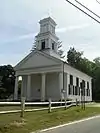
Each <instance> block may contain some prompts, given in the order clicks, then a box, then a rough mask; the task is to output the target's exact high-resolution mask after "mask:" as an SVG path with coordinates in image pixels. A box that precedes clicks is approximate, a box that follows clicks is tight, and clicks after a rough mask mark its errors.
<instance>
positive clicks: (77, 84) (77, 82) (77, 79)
mask: <svg viewBox="0 0 100 133" xmlns="http://www.w3.org/2000/svg"><path fill="white" fill-rule="evenodd" d="M76 86H77V87H79V78H77V77H76Z"/></svg>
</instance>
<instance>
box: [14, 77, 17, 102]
mask: <svg viewBox="0 0 100 133" xmlns="http://www.w3.org/2000/svg"><path fill="white" fill-rule="evenodd" d="M14 100H18V76H16V79H15V88H14Z"/></svg>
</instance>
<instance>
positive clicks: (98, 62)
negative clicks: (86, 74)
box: [93, 57, 100, 67]
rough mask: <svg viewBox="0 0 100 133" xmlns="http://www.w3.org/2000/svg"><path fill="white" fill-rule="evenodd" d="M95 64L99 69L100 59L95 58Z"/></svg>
mask: <svg viewBox="0 0 100 133" xmlns="http://www.w3.org/2000/svg"><path fill="white" fill-rule="evenodd" d="M93 61H94V62H95V64H96V65H97V66H99V67H100V57H96V58H95V59H94V60H93Z"/></svg>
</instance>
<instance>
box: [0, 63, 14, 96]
mask: <svg viewBox="0 0 100 133" xmlns="http://www.w3.org/2000/svg"><path fill="white" fill-rule="evenodd" d="M0 77H2V78H1V80H0V83H1V85H0V98H8V97H9V96H10V95H11V94H13V92H14V84H15V71H14V69H13V67H12V66H11V65H4V66H0Z"/></svg>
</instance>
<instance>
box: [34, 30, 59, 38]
mask: <svg viewBox="0 0 100 133" xmlns="http://www.w3.org/2000/svg"><path fill="white" fill-rule="evenodd" d="M46 35H51V36H53V37H54V38H56V39H57V40H59V38H58V37H57V36H56V34H53V33H51V32H50V31H48V32H44V33H39V34H38V35H36V36H35V37H36V38H37V37H41V36H46Z"/></svg>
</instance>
